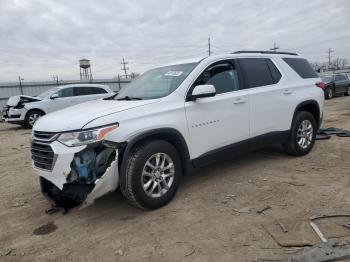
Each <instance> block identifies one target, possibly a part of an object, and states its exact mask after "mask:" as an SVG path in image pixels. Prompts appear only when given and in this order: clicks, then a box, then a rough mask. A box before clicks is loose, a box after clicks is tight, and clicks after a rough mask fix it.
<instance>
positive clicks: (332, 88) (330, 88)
mask: <svg viewBox="0 0 350 262" xmlns="http://www.w3.org/2000/svg"><path fill="white" fill-rule="evenodd" d="M321 78H322V81H323V82H324V83H325V84H326V86H325V88H324V95H325V98H326V99H331V98H333V97H334V96H335V95H346V96H350V79H349V78H348V77H347V75H346V74H333V75H323V76H321Z"/></svg>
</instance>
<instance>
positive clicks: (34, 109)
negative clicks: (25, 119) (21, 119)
mask: <svg viewBox="0 0 350 262" xmlns="http://www.w3.org/2000/svg"><path fill="white" fill-rule="evenodd" d="M31 111H40V112H42V113H43V114H44V115H46V112H45V111H44V110H42V109H41V108H36V107H33V108H29V109H27V112H26V115H25V116H27V115H28V113H29V112H31Z"/></svg>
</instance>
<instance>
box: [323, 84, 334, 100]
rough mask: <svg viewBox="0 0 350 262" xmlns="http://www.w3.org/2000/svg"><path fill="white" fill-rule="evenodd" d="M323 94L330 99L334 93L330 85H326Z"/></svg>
mask: <svg viewBox="0 0 350 262" xmlns="http://www.w3.org/2000/svg"><path fill="white" fill-rule="evenodd" d="M324 96H325V98H326V99H327V100H328V99H332V98H333V96H334V94H333V88H332V87H327V88H326V90H325V91H324Z"/></svg>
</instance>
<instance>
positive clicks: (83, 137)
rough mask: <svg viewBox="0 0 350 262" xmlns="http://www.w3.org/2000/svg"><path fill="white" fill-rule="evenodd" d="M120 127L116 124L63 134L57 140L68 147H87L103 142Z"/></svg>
mask: <svg viewBox="0 0 350 262" xmlns="http://www.w3.org/2000/svg"><path fill="white" fill-rule="evenodd" d="M118 126H119V125H118V124H114V125H111V126H105V127H101V128H96V129H91V130H86V131H78V132H70V133H63V134H61V135H60V136H59V137H58V138H57V140H58V141H59V142H61V143H62V144H65V145H66V146H81V145H87V144H91V143H95V142H98V141H101V140H103V139H104V138H105V136H106V135H107V134H108V133H109V132H111V131H112V130H114V129H116V128H117V127H118Z"/></svg>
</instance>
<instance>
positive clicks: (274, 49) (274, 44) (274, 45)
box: [270, 43, 280, 52]
mask: <svg viewBox="0 0 350 262" xmlns="http://www.w3.org/2000/svg"><path fill="white" fill-rule="evenodd" d="M277 49H280V48H279V46H277V44H276V43H273V48H270V50H272V51H274V52H277Z"/></svg>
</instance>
